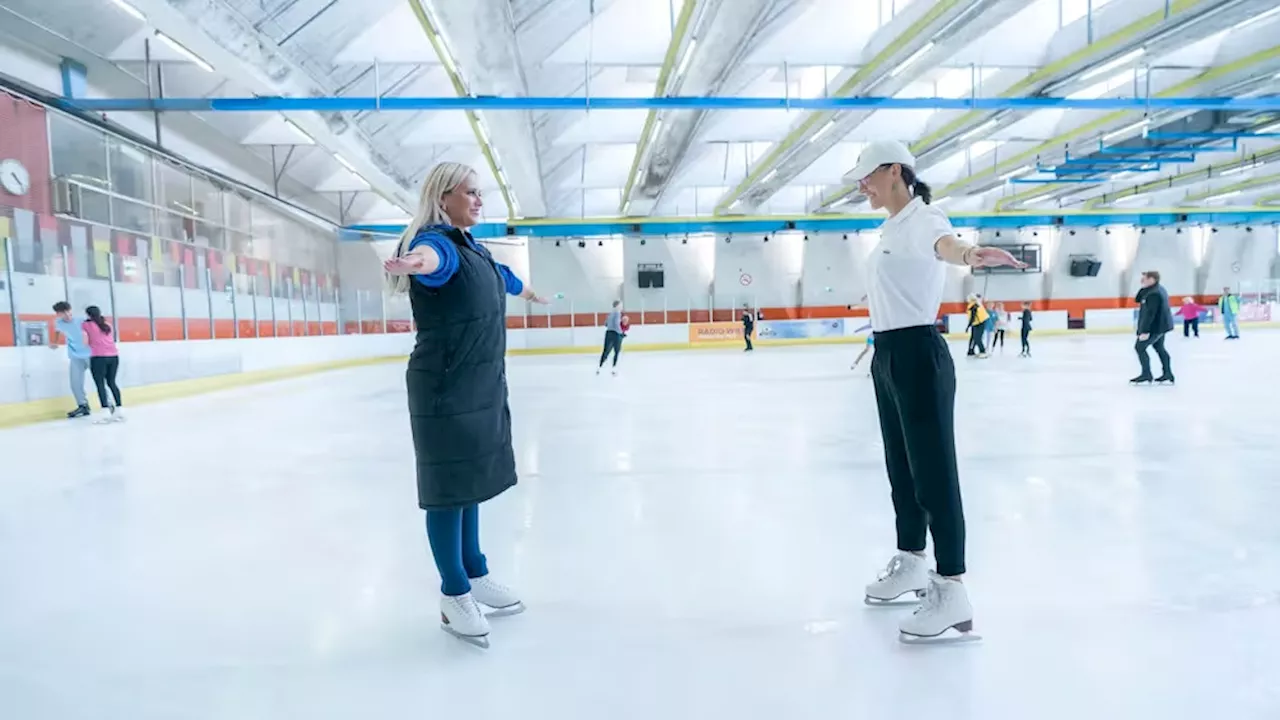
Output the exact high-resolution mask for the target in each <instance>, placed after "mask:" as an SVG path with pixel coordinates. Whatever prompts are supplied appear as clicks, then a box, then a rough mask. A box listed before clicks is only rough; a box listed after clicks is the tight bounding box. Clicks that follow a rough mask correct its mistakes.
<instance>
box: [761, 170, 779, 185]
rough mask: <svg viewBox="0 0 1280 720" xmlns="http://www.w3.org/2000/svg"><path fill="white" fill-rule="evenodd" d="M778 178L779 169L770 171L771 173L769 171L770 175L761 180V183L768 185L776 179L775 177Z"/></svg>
mask: <svg viewBox="0 0 1280 720" xmlns="http://www.w3.org/2000/svg"><path fill="white" fill-rule="evenodd" d="M777 176H778V171H777V169H774V170H770V171H769V174H768V175H765V176H764V177H763V178H762V179H761V180H760V182H762V183H767V182H769V181H770V180H772V179H774V178H775V177H777Z"/></svg>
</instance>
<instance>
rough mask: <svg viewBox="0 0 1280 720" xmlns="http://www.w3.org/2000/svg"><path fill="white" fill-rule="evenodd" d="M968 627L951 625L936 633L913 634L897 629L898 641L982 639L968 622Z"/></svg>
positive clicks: (953, 642)
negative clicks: (962, 628) (957, 627)
mask: <svg viewBox="0 0 1280 720" xmlns="http://www.w3.org/2000/svg"><path fill="white" fill-rule="evenodd" d="M969 628H970V629H968V630H958V629H956V627H955V626H952V627H949V628H947V629H946V630H943V631H942V632H940V633H938V634H937V635H913V634H911V633H909V632H904V631H902V630H899V631H898V641H899V642H901V643H902V644H904V645H959V644H962V643H972V642H978V641H980V640H982V636H981V635H979V634H977V633H975V632H974V631H973V629H972V628H973V625H972V623H969Z"/></svg>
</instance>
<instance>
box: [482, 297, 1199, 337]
mask: <svg viewBox="0 0 1280 720" xmlns="http://www.w3.org/2000/svg"><path fill="white" fill-rule="evenodd" d="M998 302H1002V303H1004V306H1005V311H1006V312H1013V311H1014V310H1016V309H1018V308H1020V307H1022V302H1023V301H1021V300H1000V301H998ZM1196 302H1199V303H1201V304H1205V305H1215V304H1217V302H1218V296H1217V295H1204V296H1201V297H1198V298H1196ZM1132 307H1135V304H1134V302H1133V298H1129V297H1116V298H1071V299H1063V300H1032V301H1031V309H1032V310H1033V311H1040V312H1044V311H1049V310H1065V311H1066V312H1067V317H1069V318H1072V319H1080V320H1082V319H1084V312H1085V311H1086V310H1116V309H1123V308H1132ZM758 310H759V311H760V312H761V313H763V314H764V319H765V320H821V319H825V318H846V317H866V316H867V310H866V308H853V309H850V308H849V307H847V306H845V305H826V306H816V307H762V308H758ZM741 312H742V311H741V310H740V309H731V308H724V309H717V310H715V312H714V313H713V312H711V311H709V310H705V309H703V310H668V311H666V312H665V313H664V312H663V311H661V310H646V311H644V312H639V311H637V312H632V313H626V314H627V315H628V316H629V317H630V318H631V322H632V323H633V324H636V325H662V324H666V323H713V322H716V323H721V322H723V323H731V322H737V321H738V320H739V317H740V314H741ZM963 312H965V304H964V303H963V302H946V303H943V304H942V307H941V309H940V310H939V311H938V315H939V317H941V316H943V315H950V314H954V313H963ZM606 316H607V313H602V312H601V313H575V314H572V315H570V314H568V313H565V314H562V315H526V316H522V315H511V316H508V317H507V327H508V328H510V329H520V328H548V327H552V328H567V327H594V326H601V325H604V319H605V317H606Z"/></svg>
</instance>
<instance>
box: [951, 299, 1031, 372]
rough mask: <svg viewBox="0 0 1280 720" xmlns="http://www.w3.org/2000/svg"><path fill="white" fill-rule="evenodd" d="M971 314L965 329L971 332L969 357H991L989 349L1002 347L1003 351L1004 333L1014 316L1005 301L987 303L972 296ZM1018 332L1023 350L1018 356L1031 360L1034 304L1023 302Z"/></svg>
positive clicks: (969, 306) (987, 301)
mask: <svg viewBox="0 0 1280 720" xmlns="http://www.w3.org/2000/svg"><path fill="white" fill-rule="evenodd" d="M967 313H968V315H969V321H968V325H967V326H966V328H965V329H966V330H967V331H968V332H969V351H968V353H967V354H968V356H969V357H974V358H986V357H989V353H988V352H987V347H988V346H990V348H991V349H992V350H995V349H996V346H999V347H1000V349H1001V350H1003V349H1004V335H1005V331H1007V330H1008V329H1009V325H1010V323H1012V322H1013V316H1012V314H1011V313H1009V311H1007V310H1006V309H1005V307H1004V303H1002V302H994V303H993V302H991V301H990V300H985V299H983V297H982V296H981V295H978V294H976V293H975V294H972V295H970V296H969V297H968V300H967ZM1018 323H1019V332H1020V335H1021V339H1022V350H1021V352H1019V353H1018V357H1024V358H1025V357H1031V303H1030V302H1024V303H1022V312H1021V314H1020V315H1019V316H1018Z"/></svg>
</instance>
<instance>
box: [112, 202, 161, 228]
mask: <svg viewBox="0 0 1280 720" xmlns="http://www.w3.org/2000/svg"><path fill="white" fill-rule="evenodd" d="M111 224H112V225H114V226H115V227H118V228H121V229H124V230H132V231H134V232H137V233H143V234H146V235H152V234H154V233H155V227H156V223H155V209H154V208H152V207H151V206H149V205H143V204H141V203H136V202H133V201H131V200H125V199H124V198H118V197H113V198H111Z"/></svg>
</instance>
